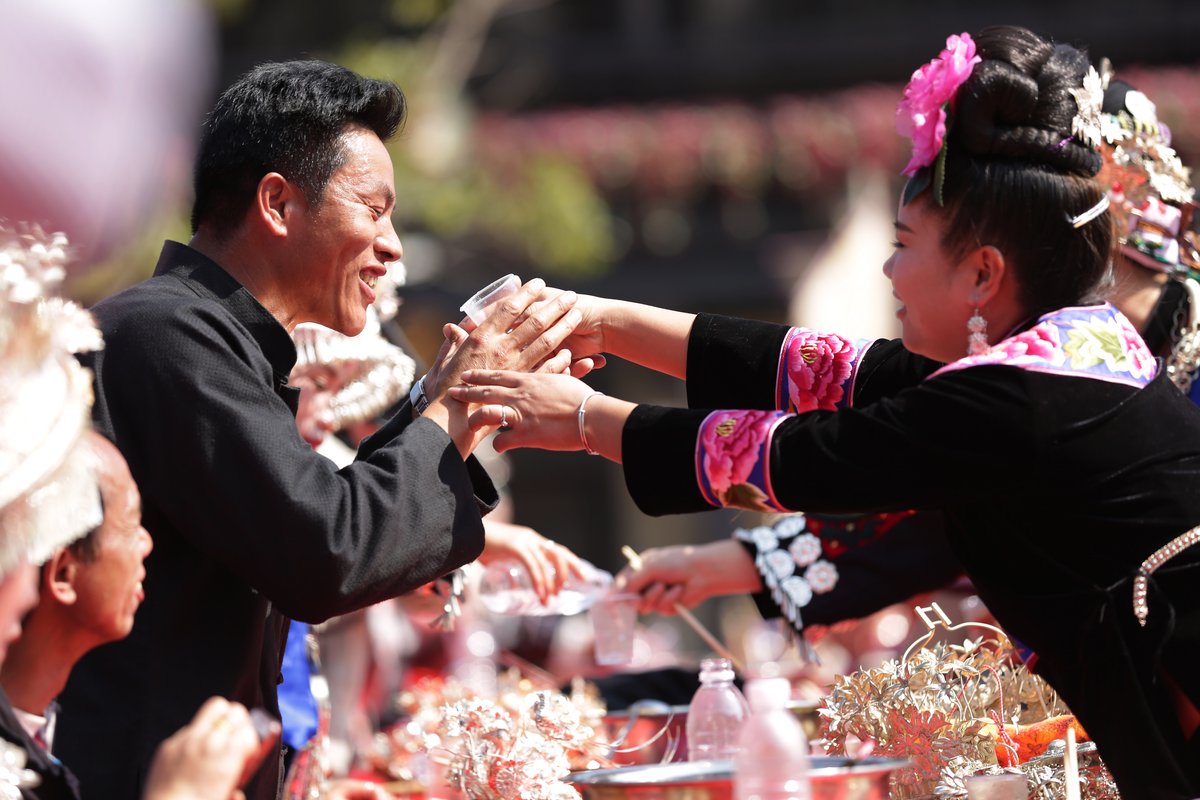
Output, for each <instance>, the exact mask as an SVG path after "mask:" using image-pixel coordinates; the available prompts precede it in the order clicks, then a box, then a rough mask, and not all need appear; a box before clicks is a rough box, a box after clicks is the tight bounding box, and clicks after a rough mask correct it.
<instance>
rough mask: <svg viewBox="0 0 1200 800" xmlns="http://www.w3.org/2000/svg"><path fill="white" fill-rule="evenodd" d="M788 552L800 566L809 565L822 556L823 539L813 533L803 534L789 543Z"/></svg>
mask: <svg viewBox="0 0 1200 800" xmlns="http://www.w3.org/2000/svg"><path fill="white" fill-rule="evenodd" d="M788 552H789V553H791V554H792V559H793V560H794V561H795V562H796V566H798V567H807V566H808V565H809V564H811V563H813V562H814V561H816V560H817V559H818V558H820V557H821V540H820V539H819V538H817V537H816V536H814V535H813V534H811V533H805V534H801V535H800V536H797V537H796V538H795V539H793V540H792V543H791V544H790V545H788Z"/></svg>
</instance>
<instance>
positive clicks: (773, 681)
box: [733, 678, 812, 800]
mask: <svg viewBox="0 0 1200 800" xmlns="http://www.w3.org/2000/svg"><path fill="white" fill-rule="evenodd" d="M746 694H747V697H748V698H749V700H750V717H749V719H747V720H746V724H745V725H743V726H742V735H741V736H740V737H738V754H737V757H736V759H735V766H734V775H733V797H734V800H810V798H811V797H812V787H811V786H810V785H809V782H808V765H809V760H808V740H807V739H806V738H805V736H804V729H803V728H801V727H800V721H799V720H797V719H796V717H795V716H793V715H792V713H791V712H790V711H788V710H787V702H788V700H789V699H791V694H792V689H791V685H790V684H789V683H788V680H787V678H760V679H758V680H754V681H750V682H749V683H747V684H746Z"/></svg>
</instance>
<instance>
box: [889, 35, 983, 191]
mask: <svg viewBox="0 0 1200 800" xmlns="http://www.w3.org/2000/svg"><path fill="white" fill-rule="evenodd" d="M981 61H983V59H982V58H981V57H980V56H978V55H976V53H975V42H974V41H972V39H971V36H970V34H967V33H963V34H961V35H958V36H950V37H949V38H947V39H946V49H945V50H943V51H942V52H941V53H940V54H939V55H938V57H937V58H935V59H933V60H932V61H930V62H929V63H928V64H926V65H924V66H922V67H920V68H919V69H917V71H916V72H914V73H913V74H912V78H910V79H909V81H908V85H907V86H905V87H904V97H903V98H902V99H901V100H900V103H899V105H897V106H896V132H897V133H899V134H900V135H901V136H907V137H909V138H910V139H912V143H913V147H912V158H910V159H909V161H908V165H907V166H905V167H904V169H903V170H902V174H904V175H907V176H909V181H908V184H907V185H906V186H905V187H904V195H903V201H904V202H905V203H906V204H907V203H909V202H911V201H912V199H913V198H914V197H916V196H917V195H919V194H920V193H921V192H922V191H924V190H925V189H926V188H928V187H929V186H930V184H932V185H933V187H934V197H935V198H936V200H937V203H938V205H939V206H940V205H942V184H943V182H944V180H945V168H946V131H947V130H948V129H949V127H950V125H951V124H952V121H953V116H952V114H953V110H954V96H955V93H957V92H958V89H959V87H960V86H962V85H963V84H964V83H966V82H967V79H968V78H970V77H971V72H972V71H973V70H974V69H975V65H976V64H978V63H980V62H981ZM930 167H932V168H933V169H932V171H931V170H930Z"/></svg>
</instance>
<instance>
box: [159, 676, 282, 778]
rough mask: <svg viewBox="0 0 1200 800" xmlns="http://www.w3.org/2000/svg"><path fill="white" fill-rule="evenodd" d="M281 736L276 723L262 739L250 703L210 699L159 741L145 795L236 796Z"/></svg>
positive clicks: (220, 698)
mask: <svg viewBox="0 0 1200 800" xmlns="http://www.w3.org/2000/svg"><path fill="white" fill-rule="evenodd" d="M278 737H279V723H277V722H276V723H274V724H273V727H272V729H271V730H270V731H269V733H268V735H267V736H266V737H264V738H263V739H262V740H260V739H259V734H258V732H257V731H255V729H254V724H253V722H252V721H251V719H250V714H249V713H247V711H246V709H245V707H243V706H242V705H240V704H238V703H231V702H229V701H227V700H225V699H224V698H222V697H213V698H210V699H209V700H208V702H206V703H205V704H204V705H203V706H201V707H200V710H199V711H198V712H197V713H196V716H195V717H194V718H193V719H192V721H191V722H190V723H188V724H187V725H185V726H184V727H182V728H180V729H179V730H178V731H177V732H176V733H175V734H174V735H173V736H171V737H170V738H169V739H167V740H166V741H165V742H163V743H162V745H160V746H159V748H158V752H157V753H155V755H154V762H153V763H152V764H151V765H150V774H149V776H148V778H147V780H146V790H145V792H144V793H143V795H142V798H143V800H231V798H239V799H240V798H242V797H243V795H242V793H241V791H240V790H238V788H237V787H238V786H240V785H241V784H242V783H244V782H245V781H246V779H248V778H249V777H250V775H251V774H253V772H254V770H255V769H257V768H258V765H259V764H260V763H261V762H262V759H263V756H265V755H266V753H267V750H268V749H269V748H270V747H272V746H274V744H275V740H276V739H277V738H278Z"/></svg>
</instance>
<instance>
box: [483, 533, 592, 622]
mask: <svg viewBox="0 0 1200 800" xmlns="http://www.w3.org/2000/svg"><path fill="white" fill-rule="evenodd" d="M483 531H484V545H483V553H482V554H481V555H480V556H479V560H480V561H482V562H483V563H484V564H490V563H491V562H493V561H499V560H501V559H506V558H510V559H515V560H517V561H519V562H521V564H522V565H524V567H525V569H526V570H527V571H528V572H529V576H530V579H531V582H532V583H533V589H534V591H535V592H537V596H538V599H539V600H541V601H542V603H543V604H544V603H545V602H546V600H547V599H549V598H550V597H551V596H552V595H556V594H558V593H559V592H560V591H562V588H563V584H564V583H565V582H566V580H567V576H568V575H571V574H573V575H575V576H576V577H578V578H582V577H583V564H582V562H581V561H580V560H579V557H578V556H577V555H575V554H574V553H572V552H571V551H570V550H569V549H567V548H566V547H563V546H562V545H560V544H558V543H556V542H552V541H551V540H549V539H547V538H546V537H545V536H542V535H541V534H540V533H538V532H537V531H535V530H534V529H533V528H527V527H525V526H524V525H511V524H509V523H507V522H500V521H498V520H490V519H487V518H486V517H485V518H484V520H483Z"/></svg>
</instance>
